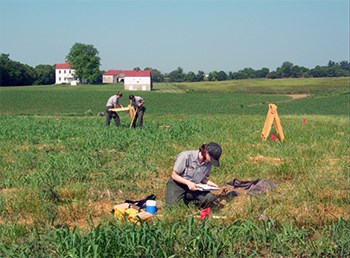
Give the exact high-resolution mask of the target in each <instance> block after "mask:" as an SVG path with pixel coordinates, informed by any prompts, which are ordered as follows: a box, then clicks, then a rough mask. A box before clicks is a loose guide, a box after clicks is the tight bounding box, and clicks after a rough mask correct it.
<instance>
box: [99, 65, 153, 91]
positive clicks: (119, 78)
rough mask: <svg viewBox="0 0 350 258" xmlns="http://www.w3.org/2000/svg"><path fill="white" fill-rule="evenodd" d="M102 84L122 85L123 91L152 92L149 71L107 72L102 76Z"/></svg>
mask: <svg viewBox="0 0 350 258" xmlns="http://www.w3.org/2000/svg"><path fill="white" fill-rule="evenodd" d="M102 82H103V83H119V82H123V83H124V90H140V91H141V90H142V91H151V90H152V76H151V71H150V70H144V71H141V70H140V71H136V70H109V71H107V72H105V73H104V74H103V78H102Z"/></svg>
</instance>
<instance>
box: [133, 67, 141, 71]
mask: <svg viewBox="0 0 350 258" xmlns="http://www.w3.org/2000/svg"><path fill="white" fill-rule="evenodd" d="M133 70H134V71H141V68H140V67H135V68H134V69H133Z"/></svg>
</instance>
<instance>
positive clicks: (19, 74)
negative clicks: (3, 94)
mask: <svg viewBox="0 0 350 258" xmlns="http://www.w3.org/2000/svg"><path fill="white" fill-rule="evenodd" d="M9 56H10V55H9V54H1V55H0V86H24V85H32V84H33V81H34V79H35V71H34V68H33V67H31V66H29V65H26V64H22V63H20V62H17V61H13V60H11V59H10V58H9Z"/></svg>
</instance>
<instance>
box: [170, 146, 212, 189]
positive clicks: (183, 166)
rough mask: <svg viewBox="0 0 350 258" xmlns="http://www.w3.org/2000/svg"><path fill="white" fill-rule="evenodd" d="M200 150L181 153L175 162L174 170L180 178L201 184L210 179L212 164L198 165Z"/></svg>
mask: <svg viewBox="0 0 350 258" xmlns="http://www.w3.org/2000/svg"><path fill="white" fill-rule="evenodd" d="M198 154H199V151H198V150H190V151H183V152H181V153H180V154H179V155H178V156H177V158H176V161H175V165H174V167H173V170H174V171H176V173H178V174H179V175H180V176H182V177H183V178H185V179H188V180H190V181H191V182H193V183H196V184H197V183H200V182H201V181H202V180H203V179H204V178H205V177H209V175H210V169H211V164H210V163H209V164H207V163H205V162H203V163H202V164H199V163H198Z"/></svg>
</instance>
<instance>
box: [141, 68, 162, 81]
mask: <svg viewBox="0 0 350 258" xmlns="http://www.w3.org/2000/svg"><path fill="white" fill-rule="evenodd" d="M144 70H150V71H151V77H152V81H153V82H163V81H164V75H163V74H162V73H161V72H160V71H158V70H157V69H154V68H152V67H146V68H145V69H144Z"/></svg>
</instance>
